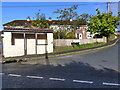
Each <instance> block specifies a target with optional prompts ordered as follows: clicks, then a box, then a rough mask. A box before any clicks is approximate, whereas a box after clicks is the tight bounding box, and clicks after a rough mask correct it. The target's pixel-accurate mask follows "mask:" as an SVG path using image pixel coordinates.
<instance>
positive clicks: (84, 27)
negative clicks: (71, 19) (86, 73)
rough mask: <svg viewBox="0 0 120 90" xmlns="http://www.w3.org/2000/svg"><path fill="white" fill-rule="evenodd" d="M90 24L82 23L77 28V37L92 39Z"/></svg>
mask: <svg viewBox="0 0 120 90" xmlns="http://www.w3.org/2000/svg"><path fill="white" fill-rule="evenodd" d="M87 29H88V26H87V25H81V26H80V27H79V28H78V29H77V30H76V32H75V33H76V38H77V39H90V38H92V37H93V36H92V34H90V32H88V31H87Z"/></svg>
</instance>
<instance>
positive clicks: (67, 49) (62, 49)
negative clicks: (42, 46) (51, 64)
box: [54, 42, 105, 52]
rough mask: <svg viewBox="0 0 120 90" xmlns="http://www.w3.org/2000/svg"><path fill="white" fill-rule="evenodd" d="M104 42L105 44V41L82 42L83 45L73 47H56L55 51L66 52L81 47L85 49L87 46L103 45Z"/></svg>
mask: <svg viewBox="0 0 120 90" xmlns="http://www.w3.org/2000/svg"><path fill="white" fill-rule="evenodd" d="M104 44H105V42H95V43H88V44H81V45H79V46H75V47H72V46H61V47H56V48H55V49H54V52H65V51H71V50H79V49H85V48H91V47H97V46H102V45H104Z"/></svg>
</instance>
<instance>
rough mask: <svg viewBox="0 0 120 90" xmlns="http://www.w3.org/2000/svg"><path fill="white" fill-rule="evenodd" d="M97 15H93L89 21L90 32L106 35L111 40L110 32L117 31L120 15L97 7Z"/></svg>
mask: <svg viewBox="0 0 120 90" xmlns="http://www.w3.org/2000/svg"><path fill="white" fill-rule="evenodd" d="M96 11H97V15H96V16H92V17H91V18H90V21H89V23H88V26H89V30H90V32H91V33H92V32H94V33H98V34H99V35H102V36H106V37H107V41H109V36H110V34H113V33H114V32H115V29H116V28H117V26H118V21H119V18H118V16H113V15H112V12H110V13H101V12H100V11H99V10H98V9H96Z"/></svg>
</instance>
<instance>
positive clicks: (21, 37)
mask: <svg viewBox="0 0 120 90" xmlns="http://www.w3.org/2000/svg"><path fill="white" fill-rule="evenodd" d="M23 38H24V35H23V34H21V33H12V38H11V44H12V45H15V39H23Z"/></svg>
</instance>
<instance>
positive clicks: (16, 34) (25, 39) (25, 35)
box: [2, 27, 53, 57]
mask: <svg viewBox="0 0 120 90" xmlns="http://www.w3.org/2000/svg"><path fill="white" fill-rule="evenodd" d="M2 32H3V35H4V37H3V56H4V57H15V56H23V55H31V54H44V53H51V52H53V30H40V29H28V28H20V27H19V28H13V27H4V30H3V31H2Z"/></svg>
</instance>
